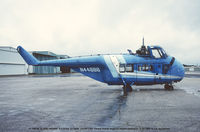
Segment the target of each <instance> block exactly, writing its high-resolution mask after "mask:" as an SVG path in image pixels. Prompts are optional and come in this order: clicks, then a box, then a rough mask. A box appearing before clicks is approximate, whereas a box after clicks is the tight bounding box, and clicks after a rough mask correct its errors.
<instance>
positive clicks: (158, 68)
mask: <svg viewBox="0 0 200 132" xmlns="http://www.w3.org/2000/svg"><path fill="white" fill-rule="evenodd" d="M154 67H155V83H161V82H162V79H164V78H163V76H162V73H163V72H162V69H163V68H162V64H155V65H154Z"/></svg>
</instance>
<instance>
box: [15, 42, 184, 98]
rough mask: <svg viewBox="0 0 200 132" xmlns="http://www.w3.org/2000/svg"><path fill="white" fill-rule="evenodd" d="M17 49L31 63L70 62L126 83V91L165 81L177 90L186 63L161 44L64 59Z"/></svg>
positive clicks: (114, 82)
mask: <svg viewBox="0 0 200 132" xmlns="http://www.w3.org/2000/svg"><path fill="white" fill-rule="evenodd" d="M17 51H18V52H19V54H20V55H21V56H22V57H23V59H24V60H25V61H26V63H27V64H28V65H34V66H68V67H70V68H72V69H73V70H75V71H77V72H80V73H82V74H83V75H86V76H88V77H90V78H93V79H95V80H97V81H100V82H103V83H107V84H108V85H123V92H124V95H127V92H130V91H132V86H133V85H154V84H164V88H165V89H166V90H173V89H174V88H173V85H172V84H173V83H176V82H179V81H181V80H182V79H183V77H184V67H183V65H182V64H181V63H180V62H178V61H177V59H175V58H174V57H172V56H169V55H168V54H167V53H166V52H165V51H164V49H163V48H161V47H160V46H147V47H146V46H145V45H144V38H143V44H142V46H141V48H140V49H138V50H137V51H136V53H133V52H132V51H131V50H128V51H129V53H127V54H112V55H101V54H99V55H94V56H82V57H73V58H68V59H60V60H47V61H38V60H37V59H36V58H35V57H34V56H32V55H31V54H29V53H28V52H27V51H26V50H25V49H23V48H22V47H21V46H18V47H17Z"/></svg>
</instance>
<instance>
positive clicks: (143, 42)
mask: <svg viewBox="0 0 200 132" xmlns="http://www.w3.org/2000/svg"><path fill="white" fill-rule="evenodd" d="M142 46H144V37H143V39H142Z"/></svg>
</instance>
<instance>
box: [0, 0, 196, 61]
mask: <svg viewBox="0 0 200 132" xmlns="http://www.w3.org/2000/svg"><path fill="white" fill-rule="evenodd" d="M143 36H144V37H145V44H146V45H160V46H161V47H163V48H164V49H165V50H166V51H167V53H168V54H170V55H172V56H175V57H176V58H177V59H178V60H180V61H181V62H182V63H189V64H200V1H199V0H0V46H12V47H15V48H16V47H17V46H18V45H21V46H23V47H24V48H25V49H27V50H30V51H33V50H48V51H52V52H54V53H57V54H67V55H69V56H79V55H87V54H89V55H90V54H99V53H126V52H127V49H132V50H133V51H135V50H136V49H138V48H139V47H140V45H141V43H142V37H143Z"/></svg>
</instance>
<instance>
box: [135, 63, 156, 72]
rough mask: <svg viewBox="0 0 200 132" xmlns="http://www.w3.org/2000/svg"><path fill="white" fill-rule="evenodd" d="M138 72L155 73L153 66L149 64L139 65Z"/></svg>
mask: <svg viewBox="0 0 200 132" xmlns="http://www.w3.org/2000/svg"><path fill="white" fill-rule="evenodd" d="M138 71H153V65H149V64H142V65H138Z"/></svg>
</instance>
